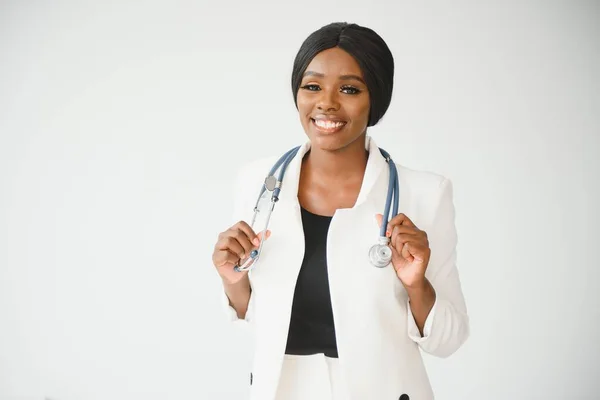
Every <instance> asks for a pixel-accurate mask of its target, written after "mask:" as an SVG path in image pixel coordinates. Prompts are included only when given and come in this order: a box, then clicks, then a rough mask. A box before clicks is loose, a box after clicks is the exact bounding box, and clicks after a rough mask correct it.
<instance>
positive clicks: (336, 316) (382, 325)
mask: <svg viewBox="0 0 600 400" xmlns="http://www.w3.org/2000/svg"><path fill="white" fill-rule="evenodd" d="M393 78H394V59H393V56H392V54H391V52H390V50H389V48H388V46H387V45H386V43H385V42H384V40H383V39H382V38H381V37H380V36H379V35H378V34H377V33H375V32H374V31H373V30H371V29H369V28H366V27H361V26H358V25H356V24H347V23H333V24H330V25H327V26H324V27H322V28H321V29H319V30H317V31H315V32H314V33H312V34H311V35H309V36H308V38H307V39H306V40H305V41H304V43H303V44H302V46H301V47H300V50H299V51H298V54H297V56H296V59H295V61H294V67H293V71H292V93H293V95H294V101H295V104H296V107H297V109H298V115H299V118H300V123H301V124H302V127H303V128H304V131H305V133H306V135H307V137H308V141H307V142H306V143H305V144H304V145H303V146H299V147H298V148H296V149H294V150H293V151H290V152H288V153H286V154H285V156H284V157H281V158H280V161H279V162H278V163H277V164H276V167H273V168H271V166H272V165H273V162H274V161H273V159H271V158H269V159H266V160H258V161H255V162H253V163H252V164H251V165H246V166H243V167H242V169H241V172H240V175H239V177H238V186H237V188H236V193H238V194H239V196H237V198H236V204H235V209H234V212H233V214H234V215H233V221H232V225H231V226H230V227H229V228H227V229H226V230H225V231H223V232H222V233H221V234H220V235H219V239H218V241H217V243H216V244H215V248H214V252H213V257H212V258H213V264H214V266H215V267H216V271H217V272H218V273H219V276H220V277H221V278H222V281H223V288H224V291H223V303H224V307H225V308H226V310H227V312H228V314H229V315H230V317H231V319H232V320H233V321H245V322H247V323H249V324H250V326H251V327H252V328H253V329H254V331H255V333H256V334H255V338H256V343H255V344H256V354H255V357H254V364H253V370H252V371H251V379H250V384H251V385H252V390H251V398H252V399H255V400H258V399H260V400H292V399H315V400H321V399H322V400H330V399H331V400H342V399H343V400H349V399H390V400H392V399H400V400H409V399H411V398H412V399H419V400H423V399H433V391H432V388H431V386H430V384H429V379H428V377H427V373H426V371H425V367H424V364H423V360H422V358H421V353H420V350H423V351H425V352H427V353H430V354H432V355H435V356H439V357H447V356H449V355H451V354H452V353H454V352H455V351H456V350H457V349H458V348H460V347H461V345H462V344H463V343H464V342H465V340H466V339H467V337H468V335H469V318H468V315H467V309H466V305H465V300H464V297H463V293H462V289H461V285H460V279H459V276H458V270H457V266H456V244H457V235H456V228H455V224H454V205H453V198H452V197H453V196H452V185H451V183H450V181H449V180H448V179H446V178H444V177H442V176H439V175H436V174H433V173H429V172H423V171H415V170H412V169H409V168H407V167H404V166H402V165H399V164H396V163H395V162H394V161H392V160H391V157H390V156H389V154H388V153H387V152H385V151H384V150H383V149H379V148H378V147H377V145H376V144H375V142H374V140H373V139H372V138H371V137H369V136H368V135H367V128H368V127H370V126H373V125H375V124H377V123H378V122H379V121H380V120H381V118H382V117H383V116H384V114H385V113H386V111H387V109H388V107H389V104H390V101H391V97H392V89H393ZM278 165H282V166H281V168H282V169H283V171H285V175H284V174H283V172H281V173H280V174H279V175H278V178H277V179H275V178H273V177H272V175H274V174H275V171H276V170H277V166H278ZM270 168H271V171H270V172H269V178H268V179H267V180H264V173H265V172H267V171H269V169H270ZM263 185H264V186H263ZM261 186H263V187H262V188H261ZM258 189H260V193H261V194H262V193H270V192H272V193H273V196H272V197H271V198H272V199H273V200H272V203H271V205H270V207H271V208H270V211H273V210H274V207H275V203H277V211H276V212H274V213H273V214H272V216H271V213H270V212H269V213H268V217H267V225H265V228H263V229H262V230H261V231H257V230H256V225H255V223H254V217H253V212H254V211H255V210H257V209H260V207H259V205H258V204H259V203H260V201H259V202H258V203H256V204H255V201H256V196H257V194H258V193H257V191H258ZM398 190H401V191H402V193H403V195H402V197H401V199H402V201H401V202H400V209H401V210H402V212H401V213H399V214H397V215H394V214H395V213H392V215H389V213H388V210H389V209H390V201H391V200H390V196H392V197H393V196H394V195H395V198H394V204H397V201H398V199H399V198H400V197H399V194H398ZM280 191H281V192H280ZM390 194H391V195H390ZM383 204H385V210H384V213H383V214H381V213H380V211H381V209H382V208H383ZM250 221H252V222H250ZM269 223H270V229H267V228H266V226H269V225H268V224H269ZM271 232H273V234H271ZM378 234H379V235H378ZM378 237H379V239H378V240H379V241H378V242H377V243H379V244H378V245H379V246H381V249H383V250H382V253H381V254H383V255H384V256H385V255H386V254H387V256H385V257H384V258H383V259H381V260H384V261H383V262H382V261H381V260H378V262H375V263H373V262H372V259H370V256H372V254H373V252H372V251H371V250H370V249H372V248H375V247H376V246H373V241H374V240H375V239H376V238H378ZM267 238H268V240H267ZM263 244H265V246H264V249H263ZM263 253H264V254H263ZM258 255H260V263H258ZM382 257H383V256H382ZM386 257H387V258H386ZM370 261H371V262H370ZM256 264H258V266H257V267H256V268H255V266H256ZM246 266H249V267H248V268H246ZM373 266H375V267H377V268H374V267H373Z"/></svg>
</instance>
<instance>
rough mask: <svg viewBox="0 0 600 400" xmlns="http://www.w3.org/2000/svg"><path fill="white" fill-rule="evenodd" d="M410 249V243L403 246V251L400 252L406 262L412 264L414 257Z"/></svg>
mask: <svg viewBox="0 0 600 400" xmlns="http://www.w3.org/2000/svg"><path fill="white" fill-rule="evenodd" d="M409 247H410V244H409V242H405V243H403V244H402V250H401V251H400V254H402V257H404V258H405V259H406V260H408V261H410V262H412V260H413V256H412V254H411V253H410V250H409Z"/></svg>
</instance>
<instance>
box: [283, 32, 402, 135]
mask: <svg viewBox="0 0 600 400" xmlns="http://www.w3.org/2000/svg"><path fill="white" fill-rule="evenodd" d="M333 47H339V48H340V49H342V50H344V51H346V52H347V53H348V54H350V55H351V56H352V57H354V59H355V60H356V61H357V63H358V65H359V66H360V69H361V70H362V73H363V76H364V79H365V83H366V85H367V88H368V89H369V100H370V104H371V106H370V107H371V108H370V110H369V122H368V125H367V126H373V125H375V124H376V123H377V122H379V120H380V119H381V118H382V117H383V115H384V114H385V113H386V111H387V109H388V107H389V105H390V102H391V100H392V90H393V86H394V57H393V56H392V53H391V51H390V49H389V48H388V46H387V44H386V43H385V41H384V40H383V39H382V38H381V36H379V35H378V34H377V33H375V31H373V30H372V29H369V28H366V27H363V26H359V25H357V24H351V23H346V22H334V23H331V24H329V25H325V26H323V27H321V28H320V29H318V30H316V31H315V32H313V33H311V34H310V35H309V36H308V37H307V38H306V39H305V40H304V42H303V43H302V46H300V50H298V54H296V58H295V59H294V66H293V68H292V93H293V94H294V104H296V108H297V107H298V103H297V96H298V90H299V89H300V83H301V82H302V76H303V75H304V72H305V71H306V68H307V67H308V64H310V62H311V61H312V59H313V58H314V57H315V56H316V55H317V54H319V53H320V52H322V51H324V50H327V49H331V48H333Z"/></svg>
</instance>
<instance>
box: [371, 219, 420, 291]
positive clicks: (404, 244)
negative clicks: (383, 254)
mask: <svg viewBox="0 0 600 400" xmlns="http://www.w3.org/2000/svg"><path fill="white" fill-rule="evenodd" d="M375 217H376V218H377V222H378V223H379V226H380V227H381V224H382V219H383V216H382V215H381V214H376V216H375ZM386 236H387V237H389V238H390V248H391V249H392V265H393V266H394V269H395V270H396V275H398V279H400V281H401V282H402V284H403V285H404V287H406V288H407V289H408V288H410V289H414V288H423V287H425V286H426V285H427V280H426V279H425V271H426V270H427V265H428V264H429V257H430V256H431V249H430V248H429V240H428V238H427V233H425V232H424V231H422V230H420V229H419V228H417V227H416V226H415V224H414V223H413V222H412V221H411V220H410V219H409V218H408V217H407V216H406V215H404V214H398V215H396V216H395V217H394V218H392V219H391V220H390V222H388V225H387V232H386Z"/></svg>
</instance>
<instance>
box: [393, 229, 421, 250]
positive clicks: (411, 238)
mask: <svg viewBox="0 0 600 400" xmlns="http://www.w3.org/2000/svg"><path fill="white" fill-rule="evenodd" d="M390 242H391V243H392V244H393V245H394V247H396V248H397V249H401V248H402V246H404V244H405V243H407V242H416V243H419V242H420V241H419V238H418V236H415V235H411V234H407V233H396V234H392V238H391V239H390Z"/></svg>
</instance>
